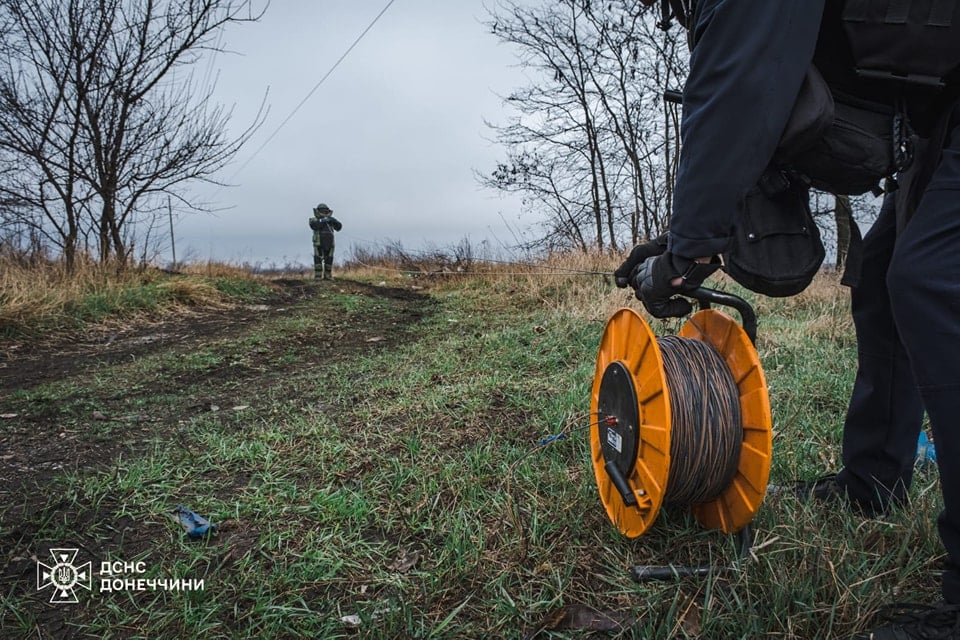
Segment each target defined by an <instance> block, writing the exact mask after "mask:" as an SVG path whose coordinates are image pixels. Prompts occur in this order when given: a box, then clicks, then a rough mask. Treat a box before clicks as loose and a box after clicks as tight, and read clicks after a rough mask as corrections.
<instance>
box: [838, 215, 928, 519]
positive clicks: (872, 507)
mask: <svg viewBox="0 0 960 640" xmlns="http://www.w3.org/2000/svg"><path fill="white" fill-rule="evenodd" d="M896 234H897V229H896V216H895V215H894V209H893V200H892V198H888V199H887V201H886V202H885V203H884V206H883V208H882V210H881V213H880V217H879V218H878V219H877V221H876V223H874V225H873V227H872V228H871V229H870V232H869V233H867V235H866V237H865V238H864V239H863V265H862V271H861V274H860V280H859V282H858V284H857V285H856V286H855V287H853V288H852V290H851V304H852V309H853V322H854V326H855V328H856V332H857V362H858V369H857V376H856V380H855V381H854V385H853V392H852V393H851V396H850V405H849V408H848V410H847V417H846V421H845V423H844V427H843V470H842V471H841V472H840V474H839V478H838V480H839V482H840V483H841V485H842V486H844V487H845V488H846V491H847V495H848V496H849V497H850V499H851V500H852V501H853V503H854V504H855V505H857V506H858V507H859V508H861V509H863V510H864V511H865V512H867V513H879V512H882V511H883V510H885V509H886V508H887V506H888V505H889V503H890V501H891V500H894V501H900V500H902V499H903V498H904V497H905V496H906V492H907V489H908V488H909V487H910V480H911V477H912V473H913V463H914V457H915V453H916V444H917V435H918V434H919V432H920V425H921V423H922V420H923V405H922V403H921V401H920V394H919V392H918V390H917V385H916V382H915V379H914V376H913V371H912V369H911V367H910V360H909V358H908V357H907V352H906V350H905V349H904V347H903V344H902V343H901V341H900V334H899V332H898V330H897V326H896V325H895V323H894V319H893V312H892V309H891V306H890V297H889V294H888V291H887V282H886V278H887V270H888V267H889V265H890V259H891V256H892V254H893V248H894V242H895V241H896Z"/></svg>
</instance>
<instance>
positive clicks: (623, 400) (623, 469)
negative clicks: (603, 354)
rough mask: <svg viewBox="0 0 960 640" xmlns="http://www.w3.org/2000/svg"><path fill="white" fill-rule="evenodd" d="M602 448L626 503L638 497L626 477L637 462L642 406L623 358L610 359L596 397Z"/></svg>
mask: <svg viewBox="0 0 960 640" xmlns="http://www.w3.org/2000/svg"><path fill="white" fill-rule="evenodd" d="M597 413H598V414H599V415H598V416H597V417H598V420H599V429H600V450H601V453H602V455H603V459H604V461H605V462H606V464H605V465H604V468H605V469H606V472H607V475H609V476H610V480H612V481H613V483H614V486H616V488H617V490H618V491H619V492H620V495H621V496H622V497H623V500H624V502H625V503H627V504H635V503H636V498H635V497H634V495H633V491H631V490H630V488H629V486H628V485H627V481H626V479H627V478H629V477H630V475H631V474H632V473H633V468H634V466H635V465H636V464H637V446H638V443H639V441H640V410H639V405H638V404H637V392H636V390H635V389H634V387H633V377H632V376H631V375H630V371H629V369H627V367H626V366H625V365H624V364H623V363H622V362H620V361H619V360H618V361H616V362H611V363H610V364H609V365H607V368H606V369H605V370H604V372H603V378H602V379H601V380H600V390H599V393H598V400H597Z"/></svg>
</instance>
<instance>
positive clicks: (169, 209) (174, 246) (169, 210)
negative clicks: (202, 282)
mask: <svg viewBox="0 0 960 640" xmlns="http://www.w3.org/2000/svg"><path fill="white" fill-rule="evenodd" d="M167 217H168V218H169V219H170V251H171V253H173V264H172V265H171V267H170V268H171V269H172V270H173V271H176V270H177V243H176V241H175V240H174V238H173V206H172V205H171V204H170V196H167Z"/></svg>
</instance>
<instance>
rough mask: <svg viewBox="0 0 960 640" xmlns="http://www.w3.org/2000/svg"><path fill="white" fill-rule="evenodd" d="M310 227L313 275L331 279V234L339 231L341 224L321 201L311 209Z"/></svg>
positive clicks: (317, 277)
mask: <svg viewBox="0 0 960 640" xmlns="http://www.w3.org/2000/svg"><path fill="white" fill-rule="evenodd" d="M310 228H311V229H312V230H313V277H314V278H316V279H317V280H321V279H322V280H331V279H332V278H333V249H334V245H335V244H336V242H335V240H334V237H333V234H334V232H336V231H340V229H342V228H343V225H342V224H341V223H340V221H339V220H337V219H336V218H334V217H333V210H332V209H331V208H330V207H328V206H327V205H325V204H324V203H322V202H321V203H320V204H318V205H317V206H316V207H314V209H313V217H312V218H310Z"/></svg>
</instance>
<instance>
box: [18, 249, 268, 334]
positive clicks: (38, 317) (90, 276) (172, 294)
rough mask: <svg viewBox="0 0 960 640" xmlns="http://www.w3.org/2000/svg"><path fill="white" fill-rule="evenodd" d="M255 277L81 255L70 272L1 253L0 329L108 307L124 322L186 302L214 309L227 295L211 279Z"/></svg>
mask: <svg viewBox="0 0 960 640" xmlns="http://www.w3.org/2000/svg"><path fill="white" fill-rule="evenodd" d="M219 278H229V279H232V280H242V279H248V278H255V276H252V275H250V274H249V273H247V272H246V271H245V270H243V269H241V268H239V267H235V266H231V265H224V264H217V263H205V264H198V265H192V266H190V267H188V268H186V269H185V270H184V272H183V273H182V274H178V275H171V274H167V273H164V272H162V271H159V270H157V269H153V268H143V269H130V268H128V269H119V268H117V267H116V265H109V264H108V265H101V264H99V263H97V262H95V261H93V260H89V259H87V258H85V257H81V258H80V259H79V260H78V262H77V265H76V267H75V269H74V270H73V271H72V272H71V273H68V272H67V270H66V269H65V267H64V265H63V263H62V262H59V261H47V262H38V263H35V264H24V263H22V262H20V261H18V260H14V259H11V258H9V257H5V256H0V332H14V333H20V332H26V333H34V332H36V331H39V330H43V329H48V328H52V327H65V326H72V325H76V324H77V321H78V320H79V319H81V318H82V319H89V318H91V317H92V318H95V319H97V317H98V316H99V315H100V314H101V313H102V314H103V316H104V319H105V320H107V321H109V316H110V315H111V314H112V311H111V310H112V309H115V310H116V313H117V315H122V316H123V317H124V318H125V319H126V320H130V318H131V317H135V316H138V315H153V314H157V313H176V312H178V311H180V310H181V309H182V307H184V306H193V307H197V306H202V307H218V306H223V305H225V304H227V302H228V299H227V296H225V295H224V294H223V293H222V292H221V291H219V290H218V289H217V287H216V286H215V285H214V284H213V282H212V281H213V280H216V279H219Z"/></svg>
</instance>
